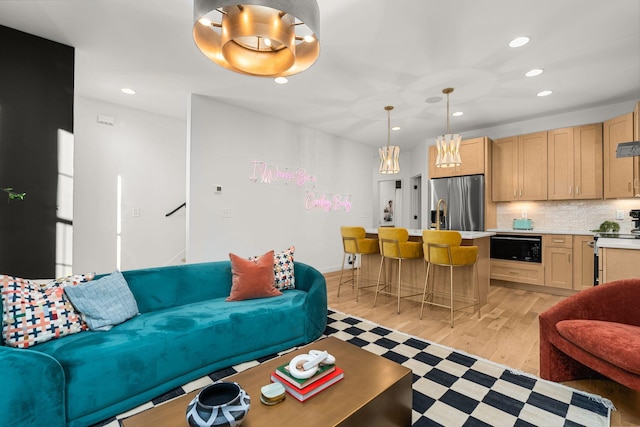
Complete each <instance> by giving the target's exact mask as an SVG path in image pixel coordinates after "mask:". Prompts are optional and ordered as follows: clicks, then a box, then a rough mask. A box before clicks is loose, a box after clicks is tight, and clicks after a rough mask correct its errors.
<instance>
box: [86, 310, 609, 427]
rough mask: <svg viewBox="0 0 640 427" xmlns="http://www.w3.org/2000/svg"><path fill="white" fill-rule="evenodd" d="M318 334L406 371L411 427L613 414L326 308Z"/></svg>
mask: <svg viewBox="0 0 640 427" xmlns="http://www.w3.org/2000/svg"><path fill="white" fill-rule="evenodd" d="M325 336H334V337H336V338H338V339H341V340H343V341H347V342H349V343H352V344H354V345H356V346H358V347H361V348H363V349H364V350H367V351H370V352H372V353H375V354H377V355H379V356H382V357H385V358H387V359H389V360H393V361H395V362H397V363H399V364H401V365H403V366H406V367H408V368H409V369H411V370H412V371H413V413H412V424H413V426H414V427H422V426H447V427H453V426H518V427H520V426H522V427H524V426H609V424H610V422H609V416H610V411H611V409H615V408H614V407H613V404H612V403H611V402H610V401H609V400H607V399H604V398H602V397H600V396H596V395H593V394H588V393H585V392H582V391H579V390H575V389H572V388H569V387H566V386H563V385H561V384H557V383H552V382H549V381H545V380H542V379H540V378H536V377H534V376H532V375H529V374H525V373H520V372H516V371H514V370H512V369H510V368H508V367H506V366H503V365H499V364H496V363H494V362H491V361H489V360H486V359H482V358H479V357H476V356H473V355H470V354H465V353H462V352H459V351H456V350H454V349H452V348H448V347H444V346H441V345H439V344H435V343H431V342H428V341H425V340H422V339H419V338H416V337H413V336H410V335H407V334H404V333H402V332H399V331H395V330H392V329H388V328H385V327H383V326H380V325H376V324H374V323H371V322H369V321H367V320H363V319H359V318H356V317H353V316H349V315H347V314H344V313H340V312H336V311H333V310H329V315H328V324H327V329H326V330H325ZM291 350H293V349H291ZM291 350H288V351H285V352H282V353H279V354H274V355H271V356H268V357H265V358H263V359H260V360H255V361H252V362H248V363H243V364H241V365H236V366H233V367H230V368H227V369H223V370H220V371H217V372H214V373H212V374H210V375H209V376H207V377H204V378H201V379H199V380H197V381H194V382H192V383H189V384H186V385H184V386H183V387H179V388H177V389H175V390H173V391H171V392H169V393H167V394H165V395H163V396H160V397H158V398H157V399H154V400H153V401H151V402H148V403H147V404H145V405H142V406H140V407H139V408H136V409H134V410H133V411H130V412H128V413H126V414H121V415H119V416H117V417H114V418H112V419H110V420H106V421H104V422H103V423H100V424H96V425H95V426H93V427H98V426H100V427H118V426H120V422H119V420H121V419H123V418H126V417H129V416H131V415H133V414H134V413H137V412H140V411H143V410H146V409H149V408H151V407H153V406H155V405H159V404H161V403H163V402H166V401H167V400H170V399H173V398H175V397H178V396H181V395H183V394H185V393H188V392H190V391H192V390H196V389H199V388H202V387H204V386H206V385H208V384H211V383H213V382H215V381H218V380H220V379H222V378H224V377H227V376H229V375H233V374H235V373H237V372H240V371H243V370H245V369H248V368H251V367H253V366H256V365H258V364H259V363H262V362H264V361H266V360H269V359H272V358H273V357H277V356H280V355H282V354H286V353H287V352H289V351H291Z"/></svg>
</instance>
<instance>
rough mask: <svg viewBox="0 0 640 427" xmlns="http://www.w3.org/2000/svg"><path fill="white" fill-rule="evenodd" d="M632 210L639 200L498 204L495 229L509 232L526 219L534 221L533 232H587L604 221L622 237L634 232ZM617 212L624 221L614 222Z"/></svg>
mask: <svg viewBox="0 0 640 427" xmlns="http://www.w3.org/2000/svg"><path fill="white" fill-rule="evenodd" d="M631 209H640V199H621V200H580V201H572V200H561V201H544V202H509V203H498V209H497V228H500V229H505V228H511V227H512V224H513V219H514V218H524V217H526V218H530V219H531V220H533V229H534V230H536V229H538V230H566V231H580V232H588V231H589V230H593V229H597V228H598V227H599V226H600V224H601V223H602V222H604V221H615V222H617V223H619V224H620V232H621V233H629V232H630V231H631V229H633V228H634V224H633V222H632V219H631V217H630V216H629V211H630V210H631ZM619 210H620V211H623V217H624V218H623V219H616V213H617V211H619Z"/></svg>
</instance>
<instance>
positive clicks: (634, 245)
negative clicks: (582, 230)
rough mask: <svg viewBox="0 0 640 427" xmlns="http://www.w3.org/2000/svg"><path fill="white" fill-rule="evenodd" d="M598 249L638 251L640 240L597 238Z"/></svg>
mask: <svg viewBox="0 0 640 427" xmlns="http://www.w3.org/2000/svg"><path fill="white" fill-rule="evenodd" d="M597 242H598V247H599V248H616V249H640V239H620V238H614V239H607V238H606V237H605V238H603V237H599V238H598V240H597Z"/></svg>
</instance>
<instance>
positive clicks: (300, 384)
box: [274, 363, 336, 389]
mask: <svg viewBox="0 0 640 427" xmlns="http://www.w3.org/2000/svg"><path fill="white" fill-rule="evenodd" d="M335 369H336V365H320V366H319V367H318V371H317V372H316V373H315V374H314V375H313V376H312V377H311V378H307V379H304V380H301V379H299V378H295V377H294V376H293V375H291V373H289V364H288V363H285V364H284V365H280V366H278V367H277V368H276V370H275V372H274V373H275V374H276V375H278V376H279V377H281V378H283V379H285V380H287V381H288V382H289V384H291V385H293V386H295V387H297V388H299V389H303V388H305V387H306V386H308V385H309V384H311V383H313V382H316V381H318V380H319V379H320V378H322V377H324V376H327V375H329V374H330V373H331V372H333V371H335Z"/></svg>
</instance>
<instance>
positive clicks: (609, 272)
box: [599, 248, 640, 283]
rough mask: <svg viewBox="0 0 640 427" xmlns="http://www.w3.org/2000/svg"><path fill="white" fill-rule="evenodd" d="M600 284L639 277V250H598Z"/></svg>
mask: <svg viewBox="0 0 640 427" xmlns="http://www.w3.org/2000/svg"><path fill="white" fill-rule="evenodd" d="M599 261H600V266H599V268H600V283H608V282H613V281H614V280H620V279H630V278H633V277H640V250H637V249H619V248H600V250H599Z"/></svg>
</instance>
